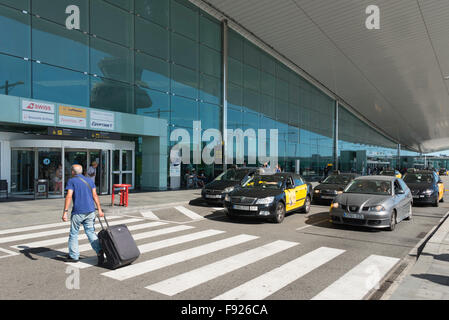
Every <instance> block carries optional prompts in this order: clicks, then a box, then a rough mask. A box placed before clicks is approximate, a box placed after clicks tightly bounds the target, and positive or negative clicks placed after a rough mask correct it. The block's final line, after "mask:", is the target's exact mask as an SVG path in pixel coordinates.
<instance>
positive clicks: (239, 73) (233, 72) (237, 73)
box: [228, 57, 243, 86]
mask: <svg viewBox="0 0 449 320" xmlns="http://www.w3.org/2000/svg"><path fill="white" fill-rule="evenodd" d="M228 78H229V81H231V82H233V83H235V84H237V85H239V86H243V64H242V63H241V62H240V61H238V60H235V59H233V58H231V57H229V58H228Z"/></svg>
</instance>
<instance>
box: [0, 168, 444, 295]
mask: <svg viewBox="0 0 449 320" xmlns="http://www.w3.org/2000/svg"><path fill="white" fill-rule="evenodd" d="M443 180H444V181H445V183H446V185H447V186H449V179H447V178H446V177H443ZM447 199H448V200H449V197H447ZM173 202H174V201H173ZM186 209H187V210H186ZM448 210H449V204H446V203H440V206H439V207H438V208H434V207H424V206H423V207H421V206H420V207H413V219H412V220H411V221H403V222H401V223H399V224H398V225H397V227H396V230H395V231H393V232H389V231H383V230H375V229H365V228H360V227H348V226H334V225H332V224H331V223H330V222H329V221H328V212H329V207H328V206H317V205H312V209H311V211H310V213H309V214H302V213H293V214H290V215H287V216H286V218H285V220H284V222H283V223H282V224H274V223H269V222H264V221H259V220H251V219H238V220H235V221H234V220H233V221H231V220H229V219H228V218H226V216H225V214H224V211H223V210H222V209H220V208H213V207H208V206H204V205H202V204H200V203H199V202H196V201H193V203H191V204H189V205H184V206H179V205H178V206H174V207H171V206H169V207H162V208H159V209H157V208H156V209H155V210H151V211H149V210H146V211H144V212H130V213H127V215H126V216H119V217H114V218H113V219H111V221H110V222H114V223H119V222H121V221H124V220H125V221H127V222H126V224H127V226H128V227H129V228H130V229H131V230H132V231H131V232H132V234H133V235H134V237H135V238H136V242H137V244H138V245H139V246H140V249H141V251H142V255H141V256H140V258H139V259H138V260H137V261H136V262H134V264H133V265H132V266H130V267H125V268H122V269H119V270H117V271H113V272H111V271H110V270H107V269H104V268H100V267H97V266H94V265H90V264H89V262H90V261H93V263H95V261H94V260H95V258H94V259H89V257H93V256H94V255H95V254H94V252H93V251H92V250H91V249H89V247H88V246H87V247H86V248H87V249H86V250H85V251H83V252H82V258H87V260H84V262H87V263H81V264H78V265H77V267H76V268H74V267H73V266H72V265H68V264H66V263H65V262H63V261H61V260H60V259H59V258H58V257H57V256H56V254H57V253H55V250H56V251H60V250H64V249H65V248H66V246H67V236H68V231H67V228H68V224H66V225H63V224H61V223H59V222H57V221H55V222H54V223H57V225H42V226H34V227H33V228H31V229H26V228H25V229H19V230H17V229H15V228H14V229H7V230H0V270H1V274H0V288H1V289H0V299H64V300H66V299H138V300H140V299H152V300H158V299H164V300H167V299H186V300H208V299H214V298H216V299H257V300H259V299H275V300H276V299H282V300H308V299H313V298H315V299H317V298H319V299H328V298H338V299H362V298H364V297H366V296H367V294H368V293H372V292H373V290H375V289H376V288H378V287H379V286H381V285H382V282H383V280H384V278H385V277H386V276H389V275H390V274H391V273H392V272H393V271H394V270H395V269H396V268H397V267H398V266H400V264H401V263H402V261H401V259H403V258H404V257H406V256H407V255H408V254H409V252H410V251H411V250H412V249H413V248H414V247H415V246H416V245H417V244H418V243H420V241H422V240H423V238H424V237H425V235H426V234H427V233H428V232H429V231H430V230H431V229H432V228H433V227H434V226H435V225H436V224H437V223H438V222H439V221H440V219H441V218H442V217H443V216H444V215H445V213H446V212H447V211H448ZM18 219H20V218H18ZM23 227H26V225H23ZM97 230H98V229H97ZM81 234H83V233H81ZM84 244H87V240H81V241H80V245H84ZM24 248H28V249H24ZM82 261H83V260H82ZM91 263H92V262H91Z"/></svg>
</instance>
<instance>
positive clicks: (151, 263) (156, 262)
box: [102, 234, 258, 281]
mask: <svg viewBox="0 0 449 320" xmlns="http://www.w3.org/2000/svg"><path fill="white" fill-rule="evenodd" d="M257 238H258V237H256V236H250V235H246V234H242V235H238V236H235V237H231V238H226V239H223V240H219V241H215V242H212V243H208V244H205V245H201V246H199V247H194V248H191V249H187V250H183V251H179V252H176V253H173V254H169V255H166V256H162V257H159V258H155V259H151V260H147V261H145V262H141V263H137V264H134V265H130V266H128V267H124V268H121V269H117V270H113V271H109V272H105V273H102V275H104V276H106V277H109V278H112V279H116V280H120V281H122V280H126V279H130V278H133V277H137V276H139V275H142V274H145V273H148V272H151V271H155V270H158V269H161V268H164V267H167V266H171V265H173V264H176V263H180V262H183V261H187V260H190V259H193V258H197V257H200V256H203V255H206V254H209V253H212V252H215V251H219V250H222V249H225V248H230V247H233V246H236V245H239V244H242V243H245V242H248V241H250V240H254V239H257Z"/></svg>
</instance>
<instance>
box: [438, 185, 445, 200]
mask: <svg viewBox="0 0 449 320" xmlns="http://www.w3.org/2000/svg"><path fill="white" fill-rule="evenodd" d="M438 191H439V192H438V200H441V199H443V195H444V184H442V183H439V184H438Z"/></svg>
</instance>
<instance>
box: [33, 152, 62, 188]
mask: <svg viewBox="0 0 449 320" xmlns="http://www.w3.org/2000/svg"><path fill="white" fill-rule="evenodd" d="M37 163H38V178H39V179H45V180H48V185H49V188H48V189H49V193H53V194H60V195H61V194H62V191H63V190H62V174H63V172H62V163H61V149H40V150H38V160H37Z"/></svg>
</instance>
